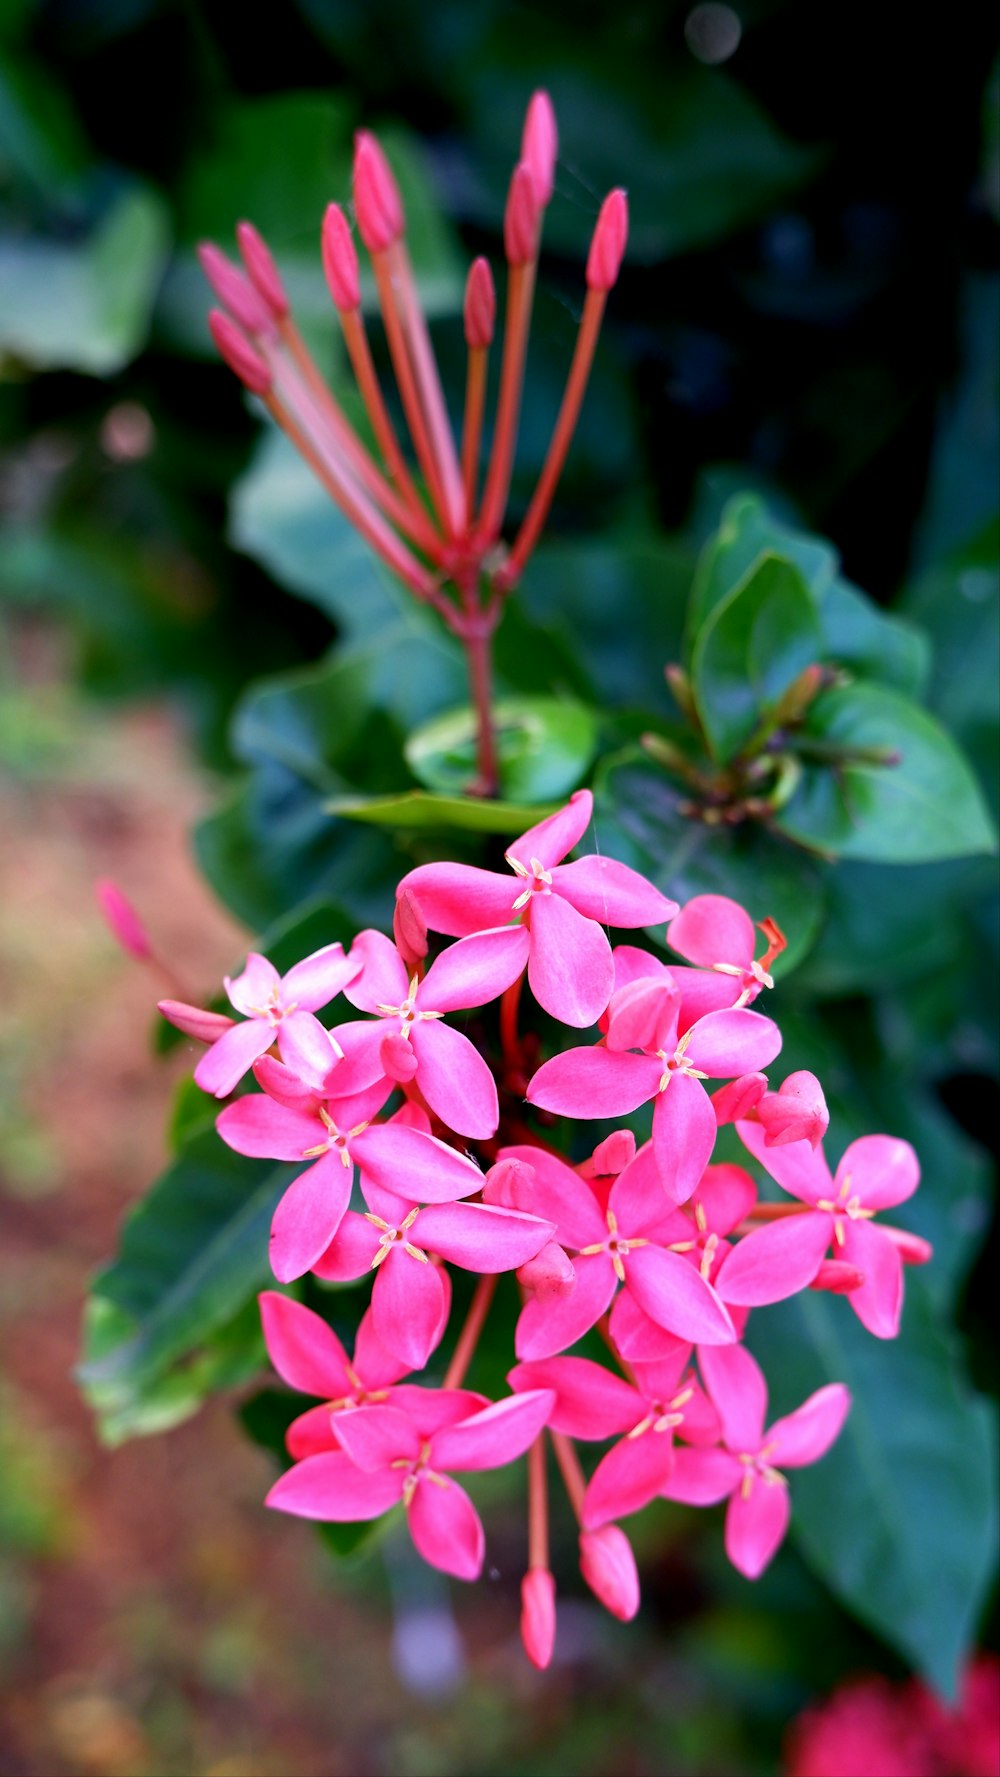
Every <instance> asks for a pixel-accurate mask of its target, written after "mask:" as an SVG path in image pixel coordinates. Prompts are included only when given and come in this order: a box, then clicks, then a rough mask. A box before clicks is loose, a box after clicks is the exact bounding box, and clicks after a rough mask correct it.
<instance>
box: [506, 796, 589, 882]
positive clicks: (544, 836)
mask: <svg viewBox="0 0 1000 1777" xmlns="http://www.w3.org/2000/svg"><path fill="white" fill-rule="evenodd" d="M593 813H594V798H593V796H592V795H591V793H590V791H589V790H574V792H573V794H572V796H571V797H570V799H569V801H568V802H567V804H566V806H565V808H560V809H557V811H556V813H555V814H550V815H547V816H546V818H545V820H544V821H538V822H537V823H536V825H535V826H534V827H529V828H528V831H527V832H526V833H522V834H521V837H520V839H515V840H514V843H513V844H512V845H510V846H508V848H507V856H508V858H516V859H517V861H518V863H519V864H523V865H524V867H525V869H526V870H530V868H531V860H532V858H537V859H538V862H539V863H540V864H541V865H543V866H544V868H545V869H546V870H551V869H552V868H553V866H554V865H555V864H558V862H559V860H560V858H564V857H565V856H566V853H567V852H571V851H572V850H573V847H574V845H578V844H579V843H580V840H581V839H582V838H583V835H584V834H585V833H586V831H587V828H588V827H589V826H590V822H591V819H592V818H593Z"/></svg>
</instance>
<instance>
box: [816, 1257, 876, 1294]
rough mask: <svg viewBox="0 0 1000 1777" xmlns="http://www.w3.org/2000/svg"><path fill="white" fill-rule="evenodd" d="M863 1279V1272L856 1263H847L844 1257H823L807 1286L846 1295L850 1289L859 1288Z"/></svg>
mask: <svg viewBox="0 0 1000 1777" xmlns="http://www.w3.org/2000/svg"><path fill="white" fill-rule="evenodd" d="M864 1281H865V1274H864V1272H863V1271H859V1270H858V1267H857V1266H856V1265H849V1264H848V1263H847V1260H846V1259H824V1260H823V1263H822V1264H821V1266H820V1268H819V1270H818V1271H817V1273H816V1275H815V1277H814V1278H813V1280H812V1283H811V1284H810V1285H809V1288H810V1289H811V1290H829V1292H830V1294H831V1295H833V1296H847V1295H850V1293H851V1291H852V1290H859V1289H860V1288H861V1285H862V1284H863V1283H864Z"/></svg>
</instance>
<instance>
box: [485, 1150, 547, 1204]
mask: <svg viewBox="0 0 1000 1777" xmlns="http://www.w3.org/2000/svg"><path fill="white" fill-rule="evenodd" d="M534 1182H535V1169H534V1167H533V1166H532V1165H530V1163H529V1162H528V1161H527V1160H514V1159H510V1160H498V1161H497V1162H496V1165H495V1166H491V1167H490V1169H489V1172H488V1173H487V1174H486V1177H485V1179H484V1180H483V1202H484V1203H492V1204H494V1206H495V1207H496V1208H498V1209H522V1210H527V1211H528V1213H529V1214H530V1213H531V1212H530V1203H531V1190H532V1186H533V1185H534Z"/></svg>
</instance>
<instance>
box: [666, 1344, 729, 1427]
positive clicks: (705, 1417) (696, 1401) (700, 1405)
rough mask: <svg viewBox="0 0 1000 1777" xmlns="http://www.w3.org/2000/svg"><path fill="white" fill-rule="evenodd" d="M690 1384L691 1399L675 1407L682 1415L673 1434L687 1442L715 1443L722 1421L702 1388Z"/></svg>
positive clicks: (718, 1349) (725, 1348) (716, 1348)
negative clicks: (691, 1390) (691, 1389)
mask: <svg viewBox="0 0 1000 1777" xmlns="http://www.w3.org/2000/svg"><path fill="white" fill-rule="evenodd" d="M705 1349H706V1350H708V1349H709V1347H708V1346H706V1347H705ZM711 1349H712V1350H713V1351H727V1350H728V1349H729V1347H728V1346H725V1345H718V1346H712V1347H711ZM691 1386H692V1387H693V1389H694V1392H693V1394H692V1396H691V1399H690V1400H688V1401H685V1402H684V1405H683V1407H678V1408H677V1411H678V1413H683V1415H684V1417H683V1419H682V1421H681V1423H680V1425H678V1426H677V1428H676V1430H675V1432H674V1436H675V1437H678V1438H683V1439H684V1441H685V1443H688V1444H717V1443H718V1442H719V1438H720V1437H721V1435H722V1421H721V1420H720V1418H719V1415H718V1413H717V1411H716V1409H715V1407H714V1406H713V1405H712V1402H711V1401H710V1400H709V1398H708V1396H707V1394H706V1393H705V1391H704V1389H702V1388H700V1387H699V1386H698V1384H697V1383H696V1382H695V1383H692V1385H691Z"/></svg>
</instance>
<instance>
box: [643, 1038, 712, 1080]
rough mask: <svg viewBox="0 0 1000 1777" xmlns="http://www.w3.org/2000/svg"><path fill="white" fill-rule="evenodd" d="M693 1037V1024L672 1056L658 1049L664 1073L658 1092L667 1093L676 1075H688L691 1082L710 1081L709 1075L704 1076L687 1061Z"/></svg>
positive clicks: (661, 1076) (657, 1052)
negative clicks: (688, 1049) (687, 1051)
mask: <svg viewBox="0 0 1000 1777" xmlns="http://www.w3.org/2000/svg"><path fill="white" fill-rule="evenodd" d="M693 1035H694V1025H693V1024H692V1026H691V1029H690V1030H686V1031H685V1032H684V1035H683V1036H682V1037H681V1040H680V1042H679V1043H678V1045H677V1047H676V1049H675V1050H674V1052H673V1054H672V1055H668V1054H667V1052H666V1050H665V1049H657V1051H656V1054H657V1057H658V1059H659V1060H660V1061H662V1062H663V1072H662V1074H661V1075H660V1083H659V1085H658V1086H657V1088H656V1090H657V1092H666V1090H667V1087H668V1086H669V1085H670V1082H671V1080H672V1079H673V1077H674V1075H675V1074H687V1076H688V1078H689V1079H691V1080H707V1079H708V1075H707V1074H703V1073H702V1071H701V1069H700V1068H697V1067H692V1065H691V1063H690V1062H689V1061H688V1059H687V1055H686V1050H687V1046H688V1044H689V1043H690V1041H691V1038H692V1037H693Z"/></svg>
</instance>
